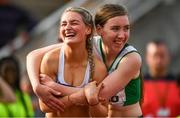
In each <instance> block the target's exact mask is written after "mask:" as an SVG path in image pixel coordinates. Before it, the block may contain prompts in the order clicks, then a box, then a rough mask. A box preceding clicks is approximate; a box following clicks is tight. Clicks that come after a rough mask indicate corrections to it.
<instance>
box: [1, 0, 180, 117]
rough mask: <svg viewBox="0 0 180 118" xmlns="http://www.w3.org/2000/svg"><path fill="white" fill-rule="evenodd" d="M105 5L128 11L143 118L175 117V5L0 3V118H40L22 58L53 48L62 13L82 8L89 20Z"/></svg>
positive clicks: (178, 62)
mask: <svg viewBox="0 0 180 118" xmlns="http://www.w3.org/2000/svg"><path fill="white" fill-rule="evenodd" d="M105 3H114V4H123V5H125V6H126V7H127V9H128V11H129V16H130V21H131V25H132V26H131V36H130V37H131V38H130V40H129V42H130V43H131V44H133V45H134V46H135V47H136V48H137V49H138V51H139V52H140V54H141V55H142V59H143V67H142V72H143V75H144V86H143V92H144V102H143V103H142V110H143V116H145V117H146V116H147V117H154V116H180V110H179V108H180V53H178V52H180V41H179V37H180V13H179V11H180V1H179V0H27V1H26V0H0V117H2V116H4V117H8V116H10V117H16V116H33V117H43V116H44V113H42V112H41V111H40V110H39V105H38V99H37V97H36V96H35V94H34V93H33V91H32V88H31V84H30V82H29V78H28V76H27V73H26V55H27V54H28V53H29V52H30V51H32V50H34V49H37V48H40V47H43V46H47V45H50V44H53V43H57V42H58V39H59V37H58V27H59V18H60V16H61V13H62V12H63V10H64V9H65V8H67V7H69V6H82V7H85V8H87V9H88V10H90V11H91V12H92V14H93V13H94V12H95V9H96V8H97V7H99V6H101V5H102V4H105ZM4 91H5V92H4Z"/></svg>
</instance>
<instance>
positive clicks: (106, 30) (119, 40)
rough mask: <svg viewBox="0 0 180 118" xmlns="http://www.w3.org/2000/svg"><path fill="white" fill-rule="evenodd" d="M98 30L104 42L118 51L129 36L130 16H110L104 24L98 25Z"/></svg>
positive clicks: (110, 48)
mask: <svg viewBox="0 0 180 118" xmlns="http://www.w3.org/2000/svg"><path fill="white" fill-rule="evenodd" d="M97 32H98V34H99V35H100V36H101V37H102V39H103V44H104V45H105V46H107V47H108V48H109V50H112V51H115V52H117V53H118V52H119V51H120V50H121V49H122V47H124V45H125V44H126V43H127V41H128V38H129V33H130V24H129V19H128V16H127V15H123V16H116V17H113V18H110V19H109V20H107V22H106V23H105V24H104V25H103V26H98V27H97Z"/></svg>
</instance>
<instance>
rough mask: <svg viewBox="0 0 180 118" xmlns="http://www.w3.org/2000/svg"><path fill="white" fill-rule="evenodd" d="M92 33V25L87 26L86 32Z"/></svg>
mask: <svg viewBox="0 0 180 118" xmlns="http://www.w3.org/2000/svg"><path fill="white" fill-rule="evenodd" d="M91 33H92V29H91V27H90V26H88V27H87V28H86V34H87V35H89V34H91Z"/></svg>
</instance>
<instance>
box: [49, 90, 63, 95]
mask: <svg viewBox="0 0 180 118" xmlns="http://www.w3.org/2000/svg"><path fill="white" fill-rule="evenodd" d="M51 93H52V94H53V95H54V96H60V95H61V94H62V93H61V92H59V91H56V90H54V89H51Z"/></svg>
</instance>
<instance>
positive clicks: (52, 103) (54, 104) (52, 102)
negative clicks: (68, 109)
mask: <svg viewBox="0 0 180 118" xmlns="http://www.w3.org/2000/svg"><path fill="white" fill-rule="evenodd" d="M44 103H45V104H46V105H47V106H48V107H49V108H50V109H51V110H53V111H64V108H65V106H64V104H63V103H62V102H60V101H59V100H58V99H57V98H55V97H51V98H50V99H49V100H48V101H47V102H44Z"/></svg>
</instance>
